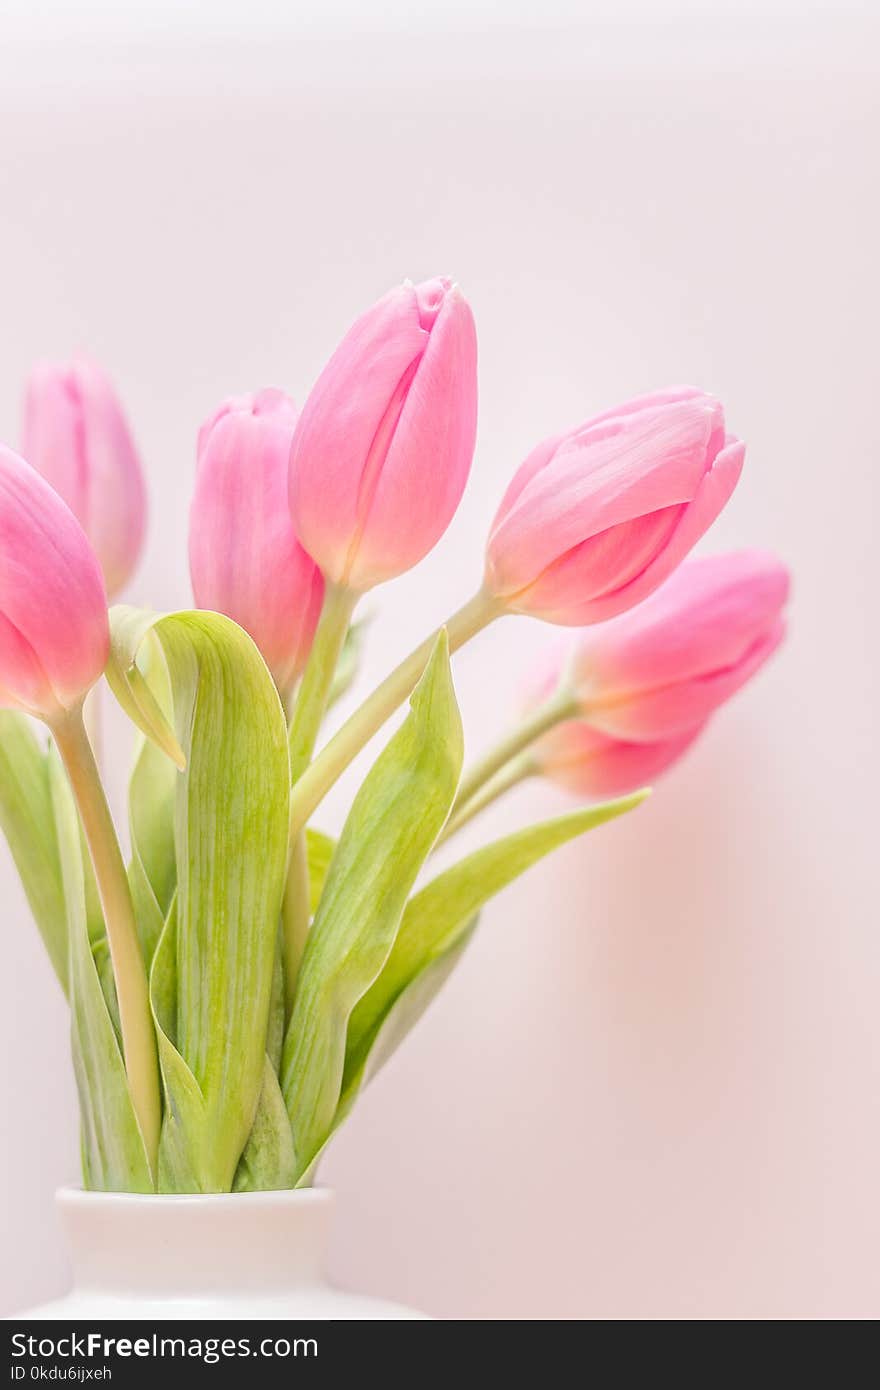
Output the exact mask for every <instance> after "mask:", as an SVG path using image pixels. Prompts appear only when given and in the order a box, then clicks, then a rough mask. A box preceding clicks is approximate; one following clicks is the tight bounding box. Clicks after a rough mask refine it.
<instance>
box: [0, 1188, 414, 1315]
mask: <svg viewBox="0 0 880 1390" xmlns="http://www.w3.org/2000/svg"><path fill="white" fill-rule="evenodd" d="M57 1201H58V1207H59V1210H60V1213H61V1220H62V1224H63V1226H64V1230H65V1233H66V1236H67V1240H68V1244H69V1247H70V1255H71V1262H72V1265H73V1287H72V1289H71V1290H70V1292H69V1293H68V1294H65V1296H64V1297H63V1298H59V1299H55V1300H54V1301H53V1302H51V1303H44V1304H42V1305H41V1306H40V1307H39V1308H31V1309H29V1310H27V1311H26V1312H23V1313H18V1314H16V1318H20V1319H22V1320H27V1319H31V1318H39V1319H48V1318H62V1319H71V1320H74V1319H76V1320H79V1319H86V1318H94V1319H108V1318H116V1319H123V1318H124V1319H129V1318H134V1319H139V1320H140V1319H153V1320H155V1321H160V1320H163V1319H166V1318H174V1319H178V1320H179V1319H181V1318H193V1319H200V1318H211V1319H221V1318H227V1319H229V1320H234V1319H237V1318H238V1319H240V1318H244V1319H260V1318H266V1319H268V1318H283V1319H309V1318H337V1319H338V1318H346V1319H353V1318H357V1319H362V1320H363V1319H377V1318H380V1319H386V1320H387V1319H401V1318H418V1317H421V1316H422V1314H420V1313H416V1312H412V1311H411V1310H409V1309H407V1308H403V1307H401V1306H400V1305H399V1304H396V1303H385V1302H382V1301H380V1300H379V1299H373V1298H361V1297H359V1296H356V1295H354V1294H348V1293H343V1292H341V1290H339V1289H335V1288H334V1287H333V1286H332V1285H331V1284H330V1283H328V1281H327V1278H326V1275H325V1272H324V1264H325V1255H326V1245H327V1234H328V1229H329V1223H330V1217H331V1215H332V1211H333V1194H332V1192H330V1191H328V1189H327V1188H320V1187H313V1188H304V1189H302V1190H301V1191H298V1192H248V1193H233V1194H222V1195H218V1196H169V1197H165V1196H139V1195H137V1194H134V1193H115V1192H82V1191H80V1190H78V1189H74V1188H62V1189H61V1190H60V1191H59V1193H58V1195H57Z"/></svg>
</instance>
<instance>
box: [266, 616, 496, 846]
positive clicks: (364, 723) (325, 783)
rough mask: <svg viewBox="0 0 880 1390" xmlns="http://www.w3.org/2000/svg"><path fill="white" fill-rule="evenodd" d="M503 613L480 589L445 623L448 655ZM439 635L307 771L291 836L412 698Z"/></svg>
mask: <svg viewBox="0 0 880 1390" xmlns="http://www.w3.org/2000/svg"><path fill="white" fill-rule="evenodd" d="M505 611H506V610H505V609H504V608H503V606H502V605H501V604H500V603H499V602H498V600H497V599H494V598H492V596H491V595H490V594H487V593H486V592H485V591H484V590H482V589H481V590H480V591H479V592H478V593H476V594H475V595H474V597H473V598H472V599H469V600H468V602H467V603H465V604H464V605H463V606H462V607H461V608H459V609H458V611H457V612H456V613H453V615H452V617H451V618H450V619H449V620H448V622H447V623H446V624H445V627H446V631H447V633H448V635H449V650H450V653H451V652H455V651H458V649H459V647H462V646H464V644H465V642H468V641H470V639H471V638H472V637H475V636H476V634H477V633H478V632H481V631H482V629H483V628H484V627H487V626H488V624H489V623H490V622H492V621H493V619H495V618H498V617H500V616H501V614H502V613H504V612H505ZM436 635H437V634H436V633H432V634H431V636H430V637H429V638H427V639H426V641H424V642H422V643H421V645H420V646H418V647H416V649H415V651H414V652H410V654H409V656H408V657H406V658H405V660H404V661H402V662H401V663H400V665H399V666H398V667H396V668H395V670H393V671H392V672H391V674H390V676H386V678H385V680H384V681H383V682H382V684H381V685H379V686H377V687H376V689H375V690H374V691H373V693H372V695H370V696H369V697H368V698H367V699H366V700H365V701H364V703H363V704H362V705H361V706H360V708H359V709H356V710H355V711H354V713H353V714H352V715H351V716H350V718H349V719H348V720H347V721H346V722H345V723H344V724H343V726H342V728H341V729H340V730H339V731H338V732H337V733H336V734H334V736H333V738H331V739H330V741H329V743H328V744H327V746H326V747H325V748H323V749H322V750H321V752H320V753H319V754H318V756H317V758H315V760H314V762H313V763H312V764H311V766H310V767H308V768H307V769H306V770H305V771H304V772H303V774H302V776H301V777H300V778H299V780H298V781H297V783H296V785H295V786H294V788H293V792H292V795H291V799H290V833H291V836H295V835H296V834H297V833H298V832H299V831H300V830H302V829H303V827H304V826H305V824H306V822H307V820H308V819H309V816H310V815H311V814H312V812H313V811H314V809H315V807H316V806H317V805H318V803H319V802H320V801H321V800H322V798H323V797H324V796H325V795H326V793H327V792H328V791H329V790H330V788H331V787H332V786H333V784H334V782H336V781H337V780H338V779H339V778H340V777H341V776H342V774H343V772H344V771H345V769H346V768H347V767H348V765H349V763H351V762H352V761H353V760H354V759H355V758H356V757H357V755H358V753H359V752H360V751H361V749H362V748H363V747H364V745H365V744H366V743H368V742H369V740H370V739H371V738H372V737H373V735H374V734H375V733H377V732H378V730H379V729H381V727H382V725H383V724H384V723H385V721H386V719H389V718H390V717H391V715H392V714H393V713H394V711H395V710H396V709H397V708H398V707H399V706H400V705H401V704H402V703H403V701H404V700H405V699H406V698H407V696H408V695H411V694H412V692H413V690H414V689H415V686H416V684H417V682H418V679H419V677H420V676H421V674H422V672H423V671H424V669H425V666H426V665H427V661H428V657H429V656H430V655H431V651H432V650H433V647H434V642H435V640H436Z"/></svg>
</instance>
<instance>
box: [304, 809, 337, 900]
mask: <svg viewBox="0 0 880 1390" xmlns="http://www.w3.org/2000/svg"><path fill="white" fill-rule="evenodd" d="M335 848H336V841H335V840H334V839H333V838H332V836H330V835H325V834H324V832H323V831H322V830H312V829H311V828H310V829H308V830H307V831H306V852H307V854H308V860H309V910H310V912H311V914H312V916H313V917H314V915H315V913H316V912H317V911H318V903H319V902H320V901H321V894H322V893H323V891H324V884H325V882H326V879H327V870H328V869H329V868H330V861H331V859H332V858H333V851H334V850H335Z"/></svg>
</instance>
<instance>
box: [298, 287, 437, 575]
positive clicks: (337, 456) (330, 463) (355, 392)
mask: <svg viewBox="0 0 880 1390" xmlns="http://www.w3.org/2000/svg"><path fill="white" fill-rule="evenodd" d="M428 336H429V335H428V333H427V332H426V330H425V329H424V328H422V326H421V323H420V318H419V303H418V299H417V297H416V293H415V290H414V289H413V287H412V286H411V285H410V286H406V285H404V286H401V287H399V288H397V289H394V290H392V291H391V292H390V293H389V294H387V295H386V296H385V297H384V299H381V300H380V301H379V303H378V304H376V305H374V306H373V308H372V309H370V310H368V311H367V313H366V314H364V315H363V316H362V317H361V318H360V319H358V320H357V322H356V323H355V324H353V326H352V327H351V328H350V329H349V331H348V333H347V334H346V336H345V337H344V338H343V340H342V342H341V343H340V345H339V347H338V348H337V349H336V351H335V352H334V354H333V356H332V357H331V358H330V361H329V362H328V363H327V365H326V367H325V368H324V370H323V372H322V373H321V375H320V377H319V378H318V381H317V383H316V385H315V387H314V389H313V390H312V392H311V394H310V395H309V397H308V399H307V401H306V404H305V406H304V408H303V412H302V415H301V416H300V420H299V423H298V425H297V429H296V433H295V435H294V439H293V445H292V449H291V455H290V506H291V510H292V513H293V520H294V526H295V528H296V531H297V534H298V535H299V537H300V539H301V541H302V543H303V545H304V546H305V548H306V550H307V551H308V552H309V554H310V555H311V556H312V557H313V558H314V559H315V560H316V561H317V563H318V564H319V565H320V567H321V569H322V570H323V572H324V575H325V577H327V578H329V579H332V580H334V581H335V582H341V581H342V578H343V576H344V574H345V569H346V562H347V560H348V556H349V547H350V544H351V540H352V538H353V536H355V535H356V534H357V532H358V529H359V522H360V512H359V503H360V504H361V505H362V504H363V498H362V496H361V487H360V485H361V478H362V475H363V470H364V467H365V464H366V460H367V459H368V457H369V456H370V451H371V447H372V445H373V441H374V439H375V437H376V434H377V432H378V430H379V429H380V426H381V424H382V421H383V418H384V417H385V414H386V411H387V409H388V404H389V401H390V400H391V399H392V398H393V396H394V394H395V391H396V389H397V387H398V385H399V383H400V382H401V380H402V378H403V377H404V376H405V374H406V373H407V372H408V371H409V370H410V368H411V367H412V366H413V365H414V364H416V363H418V361H419V359H420V357H421V355H422V353H423V352H424V350H425V348H426V346H427V342H428Z"/></svg>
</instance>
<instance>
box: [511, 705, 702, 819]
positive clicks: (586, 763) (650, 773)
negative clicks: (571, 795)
mask: <svg viewBox="0 0 880 1390" xmlns="http://www.w3.org/2000/svg"><path fill="white" fill-rule="evenodd" d="M699 733H700V729H699V728H696V729H691V730H689V732H688V733H686V734H680V735H679V736H678V737H677V738H669V739H663V740H660V741H658V742H656V743H630V742H627V741H625V740H623V739H617V738H609V737H608V735H607V734H603V733H600V732H599V730H598V729H592V728H591V727H590V725H589V724H587V723H586V722H585V721H584V720H580V719H572V720H569V721H568V722H567V723H565V724H560V725H559V726H558V727H557V728H555V729H553V730H551V732H550V733H548V734H545V735H544V736H543V738H541V739H539V740H538V742H537V743H536V744H535V745H534V747H533V749H532V753H531V763H530V770H531V771H532V772H536V773H538V774H539V775H541V776H544V777H547V778H549V779H550V780H551V781H552V782H556V783H557V785H558V786H561V787H564V788H565V789H566V791H570V792H575V793H576V794H577V795H578V796H585V797H589V798H590V800H596V801H604V800H605V799H606V798H607V797H611V796H625V795H626V793H627V792H631V791H636V790H637V789H638V788H639V787H645V786H649V785H650V784H651V783H652V782H653V781H654V780H655V779H656V778H657V777H659V776H660V774H661V773H662V772H665V771H666V770H667V768H670V767H671V766H672V765H673V763H676V762H678V759H679V758H680V757H681V756H682V754H683V753H685V752H686V751H687V749H688V748H689V747H690V745H691V744H692V743H693V742H694V740H695V739H696V737H697V736H698V734H699Z"/></svg>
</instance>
